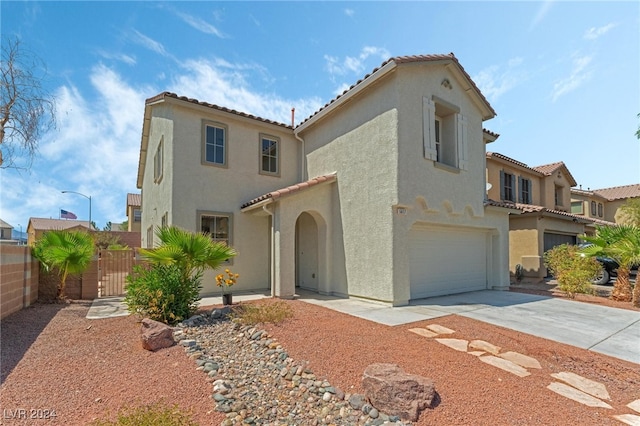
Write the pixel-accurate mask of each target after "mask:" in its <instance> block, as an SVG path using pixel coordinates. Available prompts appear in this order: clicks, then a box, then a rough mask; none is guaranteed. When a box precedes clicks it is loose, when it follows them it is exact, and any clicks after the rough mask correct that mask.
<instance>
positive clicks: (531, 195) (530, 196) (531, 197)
mask: <svg viewBox="0 0 640 426" xmlns="http://www.w3.org/2000/svg"><path fill="white" fill-rule="evenodd" d="M526 203H527V204H532V203H533V181H532V180H531V179H529V196H528V198H527V201H526Z"/></svg>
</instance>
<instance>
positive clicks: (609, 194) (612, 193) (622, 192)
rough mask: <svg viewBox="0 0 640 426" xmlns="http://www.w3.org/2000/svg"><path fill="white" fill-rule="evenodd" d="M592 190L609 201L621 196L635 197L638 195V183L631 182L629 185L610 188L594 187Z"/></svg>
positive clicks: (639, 186) (639, 194) (639, 185)
mask: <svg viewBox="0 0 640 426" xmlns="http://www.w3.org/2000/svg"><path fill="white" fill-rule="evenodd" d="M592 191H593V192H594V193H596V194H598V195H600V196H602V197H604V198H606V199H607V200H609V201H613V200H619V199H622V198H636V197H640V184H639V183H633V184H631V185H621V186H613V187H610V188H601V189H594V190H592Z"/></svg>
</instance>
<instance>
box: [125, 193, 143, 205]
mask: <svg viewBox="0 0 640 426" xmlns="http://www.w3.org/2000/svg"><path fill="white" fill-rule="evenodd" d="M141 205H142V196H141V195H140V194H127V206H134V207H140V206H141Z"/></svg>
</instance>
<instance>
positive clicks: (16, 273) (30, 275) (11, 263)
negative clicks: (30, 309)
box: [0, 245, 39, 319]
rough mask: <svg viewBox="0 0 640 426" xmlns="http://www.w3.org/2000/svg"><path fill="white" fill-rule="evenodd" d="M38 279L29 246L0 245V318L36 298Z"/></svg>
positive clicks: (37, 267)
mask: <svg viewBox="0 0 640 426" xmlns="http://www.w3.org/2000/svg"><path fill="white" fill-rule="evenodd" d="M38 280H39V263H38V261H37V260H35V259H34V258H32V257H31V247H28V246H12V245H0V319H1V318H4V317H6V316H8V315H10V314H12V313H14V312H16V311H19V310H20V309H22V308H25V307H27V306H29V305H31V304H32V303H34V302H35V301H36V300H38Z"/></svg>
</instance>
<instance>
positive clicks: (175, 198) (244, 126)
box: [142, 102, 299, 295]
mask: <svg viewBox="0 0 640 426" xmlns="http://www.w3.org/2000/svg"><path fill="white" fill-rule="evenodd" d="M203 120H210V121H214V122H219V123H222V124H224V125H225V126H227V133H226V138H227V139H226V140H227V147H228V151H227V166H226V167H216V166H210V165H203V164H202V163H201V152H202V126H203ZM260 134H268V135H271V136H275V137H277V138H279V139H280V155H281V158H280V172H281V173H280V176H269V175H263V174H260V173H259V164H260V163H259V161H260V145H259V143H260V141H259V137H260ZM161 137H163V138H164V175H163V178H162V181H161V182H160V183H159V184H154V183H153V156H154V154H155V152H156V147H157V144H158V143H159V141H160V139H161ZM298 149H299V148H298V141H297V140H295V138H294V137H293V134H292V132H291V131H290V130H288V129H286V128H283V127H281V126H277V125H271V124H267V123H262V122H260V121H257V120H253V119H249V118H244V117H240V116H237V115H235V114H229V113H224V112H220V111H214V110H212V109H210V108H206V107H201V106H197V105H193V106H192V105H191V104H187V105H186V106H185V105H184V103H179V102H171V104H170V105H167V104H165V105H162V106H157V107H154V117H153V119H152V122H151V130H150V136H149V150H148V154H147V163H146V167H145V178H144V184H143V188H142V194H143V219H142V236H143V243H144V241H145V239H146V230H147V228H148V227H149V226H150V225H152V224H153V226H160V223H161V218H162V215H163V214H165V212H167V213H168V224H169V225H175V226H179V227H181V228H185V229H188V230H193V231H196V230H199V227H200V224H199V223H198V216H197V212H199V211H201V212H212V213H225V214H230V215H231V217H232V222H231V223H232V229H231V242H230V243H231V245H232V246H233V247H234V248H235V249H236V250H237V251H238V252H239V254H238V256H237V257H235V258H234V259H233V260H232V262H231V264H230V265H225V267H226V266H228V267H229V268H230V269H232V270H233V271H234V272H237V273H239V274H240V279H239V280H238V283H237V284H236V286H235V287H234V291H242V290H244V289H265V290H266V289H268V288H269V287H270V279H269V253H270V252H269V244H270V240H269V235H270V231H269V229H270V228H269V217H268V216H255V215H251V214H245V213H241V212H240V206H241V205H242V204H243V203H245V202H247V201H249V200H251V199H252V198H255V197H257V196H260V195H262V194H265V193H267V192H270V191H273V190H277V189H280V188H283V187H286V186H288V185H291V184H293V183H295V182H297V179H298V173H299V169H298V167H297V164H298V162H297V158H298V155H299V151H298ZM215 274H216V273H215V272H213V271H208V272H207V273H205V276H204V279H203V289H202V291H201V293H202V294H203V295H206V294H212V293H217V292H219V289H218V288H217V287H216V286H215V278H214V277H215Z"/></svg>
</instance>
